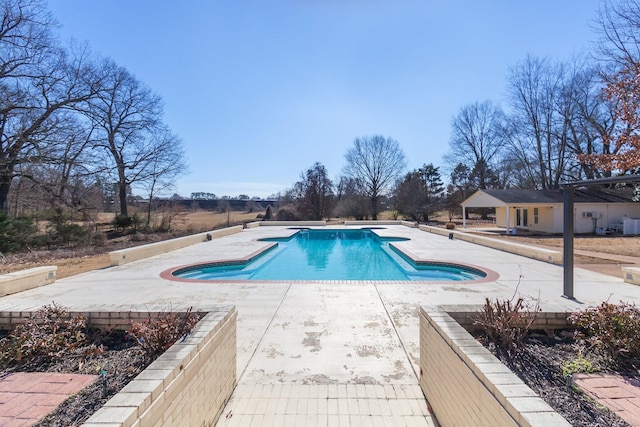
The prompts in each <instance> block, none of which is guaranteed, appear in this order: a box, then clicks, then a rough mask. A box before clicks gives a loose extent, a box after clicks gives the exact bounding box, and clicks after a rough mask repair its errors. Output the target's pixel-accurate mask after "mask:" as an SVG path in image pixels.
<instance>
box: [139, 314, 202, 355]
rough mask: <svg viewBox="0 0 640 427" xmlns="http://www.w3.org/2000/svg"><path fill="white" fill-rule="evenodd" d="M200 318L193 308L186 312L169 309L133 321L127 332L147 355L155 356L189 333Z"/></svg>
mask: <svg viewBox="0 0 640 427" xmlns="http://www.w3.org/2000/svg"><path fill="white" fill-rule="evenodd" d="M199 320H200V318H199V316H198V315H197V314H195V313H192V312H191V308H189V310H187V312H186V313H184V314H182V313H175V312H172V311H168V312H165V313H159V314H157V315H156V316H152V317H148V318H147V319H145V320H143V321H142V322H132V324H131V328H130V329H129V330H128V331H127V334H128V335H129V336H131V337H133V338H134V339H135V340H136V342H137V343H138V345H140V347H142V349H143V350H144V351H145V353H146V354H147V356H149V357H151V358H155V357H157V356H159V355H160V354H162V353H163V352H164V351H165V350H167V349H168V348H169V347H171V346H172V345H173V344H174V343H175V342H176V341H177V340H178V339H180V338H182V337H184V336H186V335H187V334H189V333H190V332H191V329H193V327H194V326H195V325H196V324H197V323H198V321H199Z"/></svg>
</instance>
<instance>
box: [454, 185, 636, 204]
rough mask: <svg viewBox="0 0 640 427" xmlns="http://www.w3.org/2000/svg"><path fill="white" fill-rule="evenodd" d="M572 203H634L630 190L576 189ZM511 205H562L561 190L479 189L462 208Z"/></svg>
mask: <svg viewBox="0 0 640 427" xmlns="http://www.w3.org/2000/svg"><path fill="white" fill-rule="evenodd" d="M574 203H634V200H633V192H632V191H630V190H610V189H576V190H575V199H574ZM513 204H531V205H548V204H562V191H561V190H494V189H481V190H478V191H476V192H475V193H473V194H472V195H471V196H470V197H468V198H467V199H466V200H465V201H464V202H462V206H464V207H495V206H505V205H513Z"/></svg>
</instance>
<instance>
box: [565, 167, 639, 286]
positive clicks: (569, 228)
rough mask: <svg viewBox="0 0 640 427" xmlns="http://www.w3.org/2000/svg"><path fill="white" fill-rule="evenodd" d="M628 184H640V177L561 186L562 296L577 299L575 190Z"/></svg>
mask: <svg viewBox="0 0 640 427" xmlns="http://www.w3.org/2000/svg"><path fill="white" fill-rule="evenodd" d="M627 182H640V175H625V176H618V177H611V178H599V179H589V180H585V181H573V182H566V183H563V184H560V187H561V188H562V194H563V202H564V212H563V216H564V217H563V227H562V228H563V236H564V238H563V260H564V261H563V267H564V276H563V293H562V296H563V297H565V298H569V299H575V298H574V296H573V269H574V266H573V265H574V263H573V252H574V251H573V239H574V223H573V222H574V218H573V200H574V193H575V189H576V188H579V187H590V186H594V185H602V184H621V183H627Z"/></svg>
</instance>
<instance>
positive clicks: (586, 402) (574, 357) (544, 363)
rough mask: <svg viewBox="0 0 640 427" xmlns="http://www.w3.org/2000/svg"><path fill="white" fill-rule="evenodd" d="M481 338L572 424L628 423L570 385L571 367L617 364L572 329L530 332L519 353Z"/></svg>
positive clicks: (604, 368)
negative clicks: (588, 345) (584, 343)
mask: <svg viewBox="0 0 640 427" xmlns="http://www.w3.org/2000/svg"><path fill="white" fill-rule="evenodd" d="M563 335H564V337H562V336H563ZM478 338H479V339H480V341H481V342H482V343H483V344H485V347H487V348H488V349H489V350H490V351H491V352H492V353H493V354H494V355H495V356H496V357H497V358H498V359H500V361H501V362H502V363H504V364H505V365H506V366H507V367H508V368H509V369H511V370H512V371H513V372H514V373H515V374H516V375H517V376H518V377H519V378H520V379H521V380H522V381H524V383H525V384H526V385H527V386H529V387H530V388H531V389H532V390H533V391H534V392H536V393H537V394H538V395H539V396H540V397H541V398H542V399H543V400H544V401H545V402H547V403H548V404H549V405H550V406H551V407H552V408H553V409H554V410H555V411H557V412H558V413H559V414H560V415H562V416H563V417H564V418H565V419H566V420H567V421H568V422H569V423H571V425H572V426H612V427H621V426H628V425H629V424H627V423H626V422H625V421H624V420H622V419H621V418H620V417H618V416H617V415H616V414H615V413H613V412H612V411H610V410H609V409H607V408H605V407H603V406H602V405H600V404H598V402H596V401H594V400H593V399H591V398H590V397H589V396H588V395H586V394H585V393H584V392H582V391H581V390H579V389H578V388H575V387H571V386H569V387H568V386H567V379H566V374H567V373H568V372H569V371H571V370H572V369H573V370H580V369H581V370H591V369H597V370H598V372H600V373H605V372H607V373H616V371H615V368H614V367H612V366H610V364H609V363H607V361H606V360H604V359H603V358H602V357H600V356H598V355H597V354H595V353H593V352H590V351H585V349H584V348H582V347H581V346H580V344H578V343H577V342H576V341H575V340H574V339H573V334H572V333H571V332H570V331H564V332H562V331H561V332H559V334H558V335H556V337H553V338H552V337H549V336H547V335H546V334H544V333H533V334H530V335H529V336H527V337H526V338H525V339H524V341H523V342H522V343H521V348H520V350H521V352H520V353H519V354H518V355H517V356H514V355H511V354H510V353H509V352H507V351H506V350H505V349H503V348H501V347H499V346H496V345H495V344H493V343H490V342H487V340H486V339H485V338H484V337H482V336H480V337H478ZM636 373H637V372H636Z"/></svg>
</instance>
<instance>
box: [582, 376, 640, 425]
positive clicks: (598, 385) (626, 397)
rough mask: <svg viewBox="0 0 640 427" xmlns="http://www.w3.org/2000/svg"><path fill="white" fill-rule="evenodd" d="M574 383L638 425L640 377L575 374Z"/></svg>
mask: <svg viewBox="0 0 640 427" xmlns="http://www.w3.org/2000/svg"><path fill="white" fill-rule="evenodd" d="M573 379H574V383H575V384H576V385H577V386H578V387H580V388H581V389H582V390H584V391H585V393H587V394H588V395H590V396H591V397H593V398H594V399H596V400H597V401H598V402H599V403H601V404H602V405H604V406H606V407H607V408H609V409H611V410H612V411H613V412H615V413H616V414H617V415H618V416H619V417H620V418H622V419H623V420H625V421H626V422H628V423H629V424H631V425H632V426H640V379H639V378H637V377H628V376H620V375H608V374H604V375H602V374H575V375H574V376H573Z"/></svg>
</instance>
